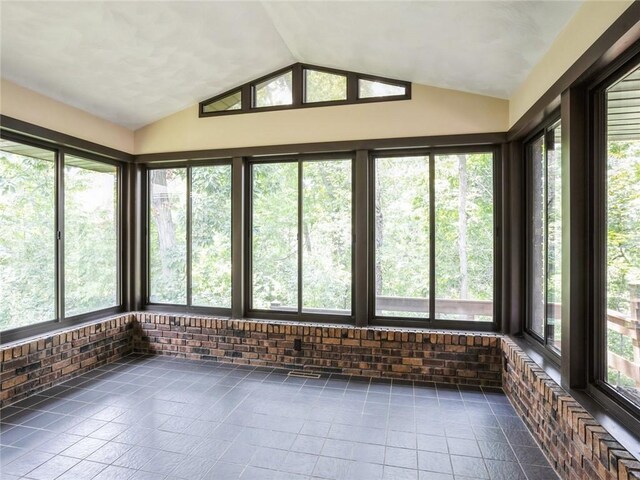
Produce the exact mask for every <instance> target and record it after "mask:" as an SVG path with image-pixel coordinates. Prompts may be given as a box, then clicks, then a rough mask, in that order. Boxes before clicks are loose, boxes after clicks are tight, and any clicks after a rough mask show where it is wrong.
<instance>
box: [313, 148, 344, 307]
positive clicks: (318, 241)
mask: <svg viewBox="0 0 640 480" xmlns="http://www.w3.org/2000/svg"><path fill="white" fill-rule="evenodd" d="M351 165H352V162H351V160H329V161H312V162H304V163H303V170H302V172H303V174H302V202H303V203H302V204H303V209H302V211H303V216H302V219H303V220H302V238H303V240H302V247H303V248H302V311H303V312H313V313H324V314H339V315H349V314H351V270H352V267H351V266H352V261H351V244H352V226H351V224H352V214H351V212H352V206H351V205H352V192H351V184H352V174H351V171H352V167H351Z"/></svg>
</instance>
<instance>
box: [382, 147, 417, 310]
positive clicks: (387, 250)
mask: <svg viewBox="0 0 640 480" xmlns="http://www.w3.org/2000/svg"><path fill="white" fill-rule="evenodd" d="M374 232H375V240H374V242H375V243H374V245H375V289H376V290H375V291H376V315H379V316H392V317H420V318H428V316H429V157H424V156H420V157H406V158H398V157H389V158H384V157H382V158H377V159H376V162H375V220H374Z"/></svg>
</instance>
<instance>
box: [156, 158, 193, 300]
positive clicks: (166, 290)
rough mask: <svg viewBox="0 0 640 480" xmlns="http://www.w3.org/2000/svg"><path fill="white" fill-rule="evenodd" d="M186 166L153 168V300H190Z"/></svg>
mask: <svg viewBox="0 0 640 480" xmlns="http://www.w3.org/2000/svg"><path fill="white" fill-rule="evenodd" d="M186 173H187V171H186V169H185V168H175V169H158V170H150V171H149V293H150V294H149V301H150V302H151V303H174V304H186V303H187V279H186V275H187V200H186V198H187V179H186Z"/></svg>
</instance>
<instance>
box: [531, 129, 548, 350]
mask: <svg viewBox="0 0 640 480" xmlns="http://www.w3.org/2000/svg"><path fill="white" fill-rule="evenodd" d="M544 156H545V153H544V136H543V135H542V136H540V137H539V138H537V139H535V140H534V141H533V142H531V143H530V144H529V146H528V156H527V160H528V161H529V162H530V164H531V170H530V171H531V199H530V201H531V211H530V216H529V235H528V239H527V241H528V242H529V252H530V254H529V292H530V302H531V303H530V304H529V329H530V330H531V331H532V332H533V333H535V334H537V335H538V336H540V338H544V318H545V298H544V288H545V287H544V285H545V265H544V262H545V250H546V245H545V244H546V237H545V234H544V231H545V184H546V172H545V165H544Z"/></svg>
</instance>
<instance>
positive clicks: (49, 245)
mask: <svg viewBox="0 0 640 480" xmlns="http://www.w3.org/2000/svg"><path fill="white" fill-rule="evenodd" d="M55 237H56V231H55V154H54V152H51V151H47V150H42V149H39V148H35V147H30V146H27V145H21V144H18V143H14V142H11V141H8V140H0V331H1V330H8V329H11V328H17V327H23V326H26V325H30V324H33V323H38V322H43V321H47V320H54V319H55V317H56V313H55V244H56V241H55Z"/></svg>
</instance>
